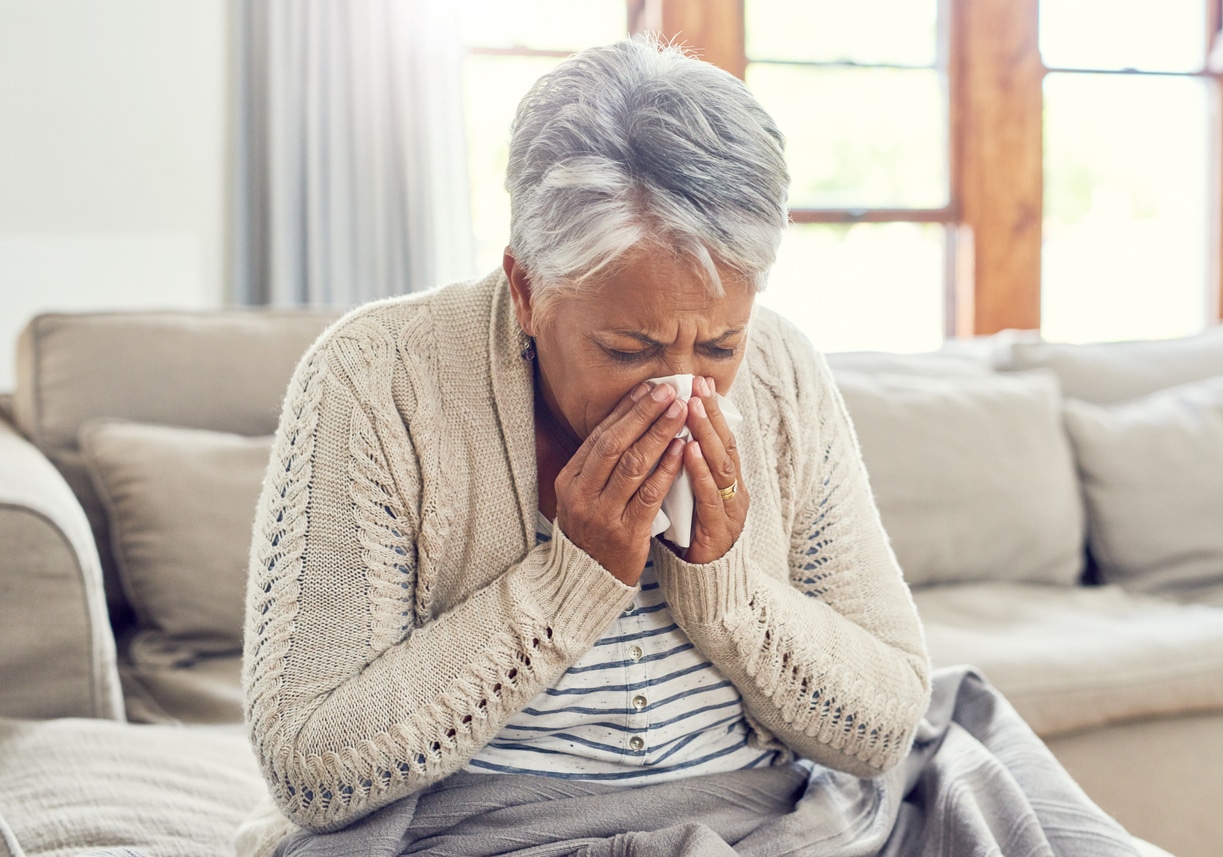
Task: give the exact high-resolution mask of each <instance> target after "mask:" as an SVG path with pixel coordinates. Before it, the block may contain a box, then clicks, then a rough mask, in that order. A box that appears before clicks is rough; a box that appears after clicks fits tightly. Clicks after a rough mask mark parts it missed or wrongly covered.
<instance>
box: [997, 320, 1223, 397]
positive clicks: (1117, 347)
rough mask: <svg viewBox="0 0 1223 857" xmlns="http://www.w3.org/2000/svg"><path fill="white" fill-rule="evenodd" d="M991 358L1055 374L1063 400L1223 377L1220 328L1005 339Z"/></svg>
mask: <svg viewBox="0 0 1223 857" xmlns="http://www.w3.org/2000/svg"><path fill="white" fill-rule="evenodd" d="M994 360H995V365H996V366H997V367H998V368H999V369H1001V370H1004V371H1028V370H1031V369H1050V370H1052V371H1053V372H1056V373H1057V376H1058V378H1059V379H1060V380H1061V382H1062V391H1063V393H1064V394H1065V395H1066V396H1067V398H1072V399H1083V400H1084V401H1088V402H1097V403H1106V402H1120V401H1122V400H1124V399H1133V398H1137V397H1138V396H1145V395H1147V394H1148V393H1153V392H1155V391H1156V390H1162V389H1164V388H1165V387H1174V386H1176V385H1178V384H1187V383H1189V382H1190V381H1201V380H1203V379H1205V378H1210V377H1213V376H1215V375H1223V326H1219V327H1214V328H1211V329H1209V330H1207V331H1206V332H1205V333H1202V334H1201V335H1199V336H1189V337H1185V338H1182V339H1163V340H1149V341H1141V342H1099V343H1090V344H1085V345H1071V344H1065V343H1055V342H1004V343H1002V344H1001V345H999V347H998V349H997V351H996V352H995V356H994Z"/></svg>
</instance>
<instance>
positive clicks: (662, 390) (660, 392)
mask: <svg viewBox="0 0 1223 857" xmlns="http://www.w3.org/2000/svg"><path fill="white" fill-rule="evenodd" d="M671 392H672V391H671V385H670V384H659V385H658V386H657V387H655V388H654V392H653V393H650V395H651V396H652V397H653V398H654V401H656V402H665V401H666V400H667V399H669V398H670V397H671Z"/></svg>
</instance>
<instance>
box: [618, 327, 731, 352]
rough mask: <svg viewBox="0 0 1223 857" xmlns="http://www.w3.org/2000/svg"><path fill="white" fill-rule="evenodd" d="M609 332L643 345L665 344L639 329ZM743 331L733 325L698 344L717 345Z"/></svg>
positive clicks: (657, 345) (655, 346)
mask: <svg viewBox="0 0 1223 857" xmlns="http://www.w3.org/2000/svg"><path fill="white" fill-rule="evenodd" d="M607 332H608V333H612V334H615V335H616V336H627V337H629V338H630V339H636V340H637V341H638V342H640V343H641V344H642V345H648V346H650V347H651V348H661V347H662V346H663V344H662V343H661V342H659V341H658V340H657V339H654V338H653V337H650V336H647V335H646V334H644V333H641V332H640V331H637V330H609V331H607ZM742 332H743V328H742V327H732V328H731V329H730V330H726V331H723V332H722V333H720V334H718V335H717V336H715V337H714V338H713V339H705V340H702V341H701V342H698V343H697V345H717V344H718V343H719V342H721V341H722V340H724V339H729V338H730V337H732V336H734V335H735V334H738V333H742Z"/></svg>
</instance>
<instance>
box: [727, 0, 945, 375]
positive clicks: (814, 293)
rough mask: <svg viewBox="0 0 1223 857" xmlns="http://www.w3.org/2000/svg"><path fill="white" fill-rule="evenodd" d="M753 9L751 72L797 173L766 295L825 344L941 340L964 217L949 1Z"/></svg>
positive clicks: (749, 19) (811, 1)
mask: <svg viewBox="0 0 1223 857" xmlns="http://www.w3.org/2000/svg"><path fill="white" fill-rule="evenodd" d="M744 14H745V22H744V30H745V32H744V41H745V46H746V50H745V58H746V63H745V80H746V82H747V84H748V86H749V87H750V88H751V89H752V91H753V92H754V93H755V95H756V97H757V98H759V99H760V101H761V103H762V104H763V105H764V107H765V109H767V110H768V111H769V112H770V113H771V114H772V115H773V117H774V118H775V119H776V120H777V123H778V125H779V126H780V128H781V130H782V133H784V134H785V136H786V140H787V159H788V161H789V164H790V173H791V179H792V183H791V189H790V205H791V219H792V221H793V223H792V224H791V225H790V227H789V228H788V229H787V232H786V235H785V237H784V238H783V240H782V247H781V251H780V253H779V257H778V261H777V266H776V268H775V269H774V271H773V276H772V277H771V279H770V285H769V288H768V289H767V290H766V292H765V293H764V294H763V295H762V296H761V302H762V303H764V304H766V305H768V306H772V307H773V308H774V309H777V310H778V311H780V312H782V313H783V314H785V315H786V316H787V317H788V318H790V319H793V320H794V322H795V323H796V324H797V325H798V326H799V327H800V328H802V329H803V331H804V332H805V333H806V334H807V336H808V338H809V339H811V341H812V342H813V343H815V345H816V347H817V348H820V349H821V350H825V351H841V350H850V349H868V348H869V349H875V348H886V349H893V350H909V351H923V350H928V349H933V348H937V347H938V346H939V344H940V343H941V342H942V340H943V337H944V333H945V326H946V324H945V322H946V307H947V301H946V298H945V295H946V293H947V276H948V271H949V268H948V265H947V258H948V255H949V254H948V244H949V241H950V240H951V239H952V233H953V232H954V224H955V220H956V217H955V212H954V211H953V210H952V208H951V189H950V162H949V155H950V150H949V138H950V120H949V110H948V101H947V65H948V56H947V51H946V40H945V39H943V38H941V37H940V36H941V33H942V32H943V30H944V29H945V26H946V21H945V19H944V18H943V16H942V15H941V14H940V9H939V4H938V3H937V2H936V0H859V2H856V3H852V4H847V3H843V2H840V0H746V2H745V4H744ZM949 230H950V231H949Z"/></svg>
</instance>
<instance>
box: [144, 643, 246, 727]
mask: <svg viewBox="0 0 1223 857" xmlns="http://www.w3.org/2000/svg"><path fill="white" fill-rule="evenodd" d="M120 671H121V674H122V678H123V701H124V704H125V706H126V708H127V719H128V720H130V721H132V722H133V723H189V724H196V723H241V722H242V712H243V709H242V656H241V655H217V656H213V657H201V658H197V659H196V660H194V661H192V662H190V663H186V664H149V663H131V662H125V663H123V664H122V665H121V666H120Z"/></svg>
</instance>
